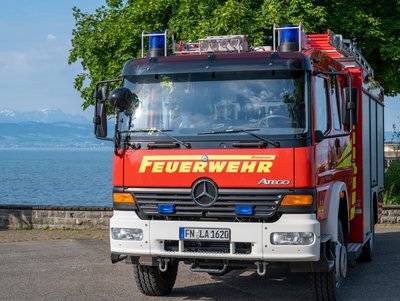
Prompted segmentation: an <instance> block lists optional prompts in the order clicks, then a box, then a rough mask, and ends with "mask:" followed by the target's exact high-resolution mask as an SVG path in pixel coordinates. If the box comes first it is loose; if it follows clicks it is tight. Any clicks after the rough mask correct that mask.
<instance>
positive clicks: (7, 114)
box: [0, 108, 90, 124]
mask: <svg viewBox="0 0 400 301" xmlns="http://www.w3.org/2000/svg"><path fill="white" fill-rule="evenodd" d="M27 121H34V122H42V123H54V122H70V123H77V124H87V123H90V121H89V120H88V119H87V118H86V117H85V116H83V115H78V114H75V115H73V114H67V113H65V112H63V111H61V110H60V109H57V108H50V109H43V110H40V111H30V112H22V111H14V110H10V109H6V108H4V109H1V108H0V123H18V122H27Z"/></svg>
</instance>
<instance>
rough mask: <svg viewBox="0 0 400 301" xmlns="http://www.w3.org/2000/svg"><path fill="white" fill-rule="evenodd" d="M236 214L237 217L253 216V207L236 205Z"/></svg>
mask: <svg viewBox="0 0 400 301" xmlns="http://www.w3.org/2000/svg"><path fill="white" fill-rule="evenodd" d="M235 212H236V214H237V215H253V206H248V205H236V206H235Z"/></svg>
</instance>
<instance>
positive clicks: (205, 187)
mask: <svg viewBox="0 0 400 301" xmlns="http://www.w3.org/2000/svg"><path fill="white" fill-rule="evenodd" d="M192 198H193V200H194V202H195V203H196V204H197V205H199V206H201V207H210V206H211V205H212V204H214V203H215V201H216V200H217V198H218V188H217V185H216V184H215V183H214V182H213V181H211V180H209V179H199V180H197V181H196V182H195V183H194V184H193V186H192Z"/></svg>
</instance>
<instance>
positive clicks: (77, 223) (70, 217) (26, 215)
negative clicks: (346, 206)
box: [0, 205, 400, 230]
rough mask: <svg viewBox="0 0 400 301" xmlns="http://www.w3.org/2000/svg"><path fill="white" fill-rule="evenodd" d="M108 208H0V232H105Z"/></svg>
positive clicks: (391, 214) (388, 216)
mask: <svg viewBox="0 0 400 301" xmlns="http://www.w3.org/2000/svg"><path fill="white" fill-rule="evenodd" d="M111 216H112V208H110V207H56V206H16V205H0V228H3V229H4V228H5V229H40V228H57V229H104V230H105V229H108V226H109V220H110V218H111ZM380 223H384V224H394V223H400V205H392V206H383V211H382V215H381V217H380Z"/></svg>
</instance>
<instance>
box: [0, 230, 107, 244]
mask: <svg viewBox="0 0 400 301" xmlns="http://www.w3.org/2000/svg"><path fill="white" fill-rule="evenodd" d="M80 238H94V239H101V240H108V238H109V232H108V230H56V229H53V230H38V229H33V230H0V243H5V242H23V241H36V240H72V239H80Z"/></svg>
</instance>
